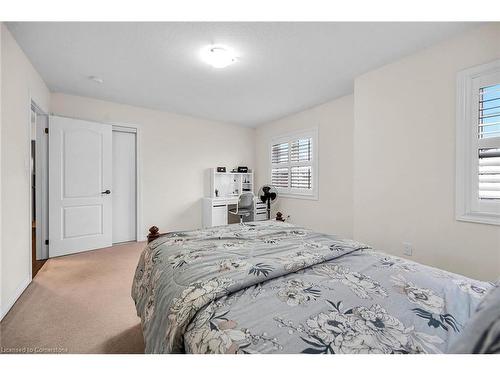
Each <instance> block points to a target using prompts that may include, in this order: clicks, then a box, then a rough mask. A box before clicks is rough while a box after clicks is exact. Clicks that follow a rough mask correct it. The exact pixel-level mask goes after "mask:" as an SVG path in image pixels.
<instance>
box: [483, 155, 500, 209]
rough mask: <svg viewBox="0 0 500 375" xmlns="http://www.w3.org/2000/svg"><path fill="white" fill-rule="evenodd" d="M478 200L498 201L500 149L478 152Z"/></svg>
mask: <svg viewBox="0 0 500 375" xmlns="http://www.w3.org/2000/svg"><path fill="white" fill-rule="evenodd" d="M479 198H480V199H500V148H483V149H480V150H479Z"/></svg>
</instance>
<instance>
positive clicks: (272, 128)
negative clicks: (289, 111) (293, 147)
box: [255, 95, 354, 238]
mask: <svg viewBox="0 0 500 375" xmlns="http://www.w3.org/2000/svg"><path fill="white" fill-rule="evenodd" d="M353 126H354V118H353V96H352V95H349V96H345V97H342V98H339V99H336V100H334V101H331V102H328V103H326V104H323V105H320V106H317V107H314V108H312V109H309V110H306V111H303V112H300V113H298V114H295V115H292V116H289V117H286V118H283V119H280V120H278V121H274V122H272V123H269V124H266V125H263V126H260V127H258V128H257V133H256V140H255V141H256V158H257V159H256V160H257V168H256V170H257V173H256V181H257V185H256V186H257V187H259V186H261V185H262V184H264V183H269V181H268V178H269V177H268V171H269V168H270V165H269V142H270V141H271V139H272V138H273V137H274V136H279V135H283V134H285V133H287V132H293V131H296V130H300V129H309V128H312V127H318V138H319V150H318V151H319V158H318V159H319V196H318V197H319V199H318V200H305V199H293V198H283V197H282V198H279V199H278V203H277V204H276V206H275V207H273V212H276V211H277V210H280V211H281V212H283V214H284V215H285V216H286V215H290V221H291V222H293V223H295V224H298V225H303V226H306V227H308V228H311V229H314V230H317V231H320V232H325V233H335V234H339V235H341V236H344V237H349V238H350V237H352V198H353V197H352V147H353V139H352V135H353Z"/></svg>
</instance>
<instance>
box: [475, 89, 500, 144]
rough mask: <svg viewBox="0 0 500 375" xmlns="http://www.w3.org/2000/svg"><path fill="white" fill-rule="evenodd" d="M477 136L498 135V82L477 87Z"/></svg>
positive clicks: (499, 99)
mask: <svg viewBox="0 0 500 375" xmlns="http://www.w3.org/2000/svg"><path fill="white" fill-rule="evenodd" d="M478 133H479V138H480V139H484V138H493V137H500V84H498V85H493V86H488V87H483V88H481V89H479V132H478Z"/></svg>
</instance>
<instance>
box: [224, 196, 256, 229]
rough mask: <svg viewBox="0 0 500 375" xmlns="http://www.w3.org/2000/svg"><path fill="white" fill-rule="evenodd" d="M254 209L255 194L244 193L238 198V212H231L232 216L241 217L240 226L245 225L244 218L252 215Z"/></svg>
mask: <svg viewBox="0 0 500 375" xmlns="http://www.w3.org/2000/svg"><path fill="white" fill-rule="evenodd" d="M253 208H254V203H253V193H252V192H249V191H247V192H244V193H243V194H240V196H239V197H238V203H236V210H234V211H233V210H229V213H230V214H233V215H238V216H239V217H240V224H243V217H247V216H250V215H252V213H253Z"/></svg>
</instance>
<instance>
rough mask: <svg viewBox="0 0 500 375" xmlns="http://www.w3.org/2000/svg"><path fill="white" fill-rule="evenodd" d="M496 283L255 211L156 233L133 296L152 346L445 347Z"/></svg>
mask: <svg viewBox="0 0 500 375" xmlns="http://www.w3.org/2000/svg"><path fill="white" fill-rule="evenodd" d="M490 287H491V284H489V283H484V282H480V281H476V280H471V279H468V278H465V277H463V276H459V275H456V274H452V273H449V272H445V271H442V270H438V269H435V268H431V267H426V266H423V265H420V264H417V263H414V262H410V261H407V260H403V259H401V258H397V257H393V256H389V255H386V254H383V253H379V252H375V251H373V250H371V249H370V248H369V247H368V246H366V245H363V244H361V243H357V242H354V241H351V240H344V239H340V238H337V237H335V236H332V235H325V234H319V233H315V232H312V231H310V230H307V229H303V228H299V227H294V226H292V225H290V224H285V223H279V222H256V223H249V224H245V225H240V224H234V225H228V226H224V227H216V228H210V229H206V230H198V231H191V232H176V233H171V234H169V235H167V236H164V237H161V238H159V239H157V240H155V241H153V242H152V243H150V244H149V245H148V246H147V247H146V248H145V250H144V251H143V253H142V255H141V258H140V260H139V264H138V266H137V270H136V273H135V277H134V283H133V287H132V297H133V299H134V301H135V305H136V309H137V314H138V315H139V316H140V318H141V322H142V329H143V333H144V339H145V342H146V352H147V353H182V352H186V353H440V352H446V350H447V348H448V347H449V344H450V343H451V342H452V341H453V340H454V338H455V337H456V336H457V334H458V333H459V332H460V330H461V329H462V327H463V325H464V323H465V322H466V321H467V320H468V319H469V317H470V315H471V314H472V312H473V311H474V310H475V308H476V305H477V304H478V303H479V301H480V299H481V297H482V296H483V295H484V294H485V293H486V291H487V290H488V289H489V288H490Z"/></svg>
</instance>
